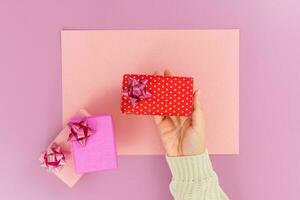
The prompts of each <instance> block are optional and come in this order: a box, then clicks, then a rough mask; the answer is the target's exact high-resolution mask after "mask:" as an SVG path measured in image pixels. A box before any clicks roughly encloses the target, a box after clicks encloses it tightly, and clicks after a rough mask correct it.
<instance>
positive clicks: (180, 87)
mask: <svg viewBox="0 0 300 200" xmlns="http://www.w3.org/2000/svg"><path fill="white" fill-rule="evenodd" d="M128 77H132V78H134V79H137V80H148V83H147V89H148V90H149V91H150V92H151V94H152V97H150V98H147V99H144V100H143V101H141V102H139V103H138V105H137V106H136V107H132V105H131V103H130V100H129V98H128V97H126V96H122V100H121V111H122V113H126V114H137V115H163V116H191V114H192V110H193V78H191V77H176V76H173V77H166V76H157V75H137V74H125V75H124V76H123V86H122V89H123V90H125V89H127V85H128V82H127V81H128Z"/></svg>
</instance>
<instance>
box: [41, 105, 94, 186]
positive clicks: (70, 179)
mask: <svg viewBox="0 0 300 200" xmlns="http://www.w3.org/2000/svg"><path fill="white" fill-rule="evenodd" d="M78 116H89V114H88V112H86V111H85V110H80V111H79V114H78ZM69 133H70V129H69V127H68V126H66V127H64V129H63V130H62V131H61V132H60V133H59V134H58V135H57V136H56V137H55V139H54V140H53V141H52V142H51V143H50V145H49V146H48V148H49V147H50V146H51V145H52V144H53V143H55V144H56V145H58V146H60V147H62V150H63V152H68V155H67V158H66V162H65V164H64V166H63V167H62V168H61V169H60V170H59V171H55V170H52V171H51V172H52V173H54V174H55V175H56V176H57V177H58V178H59V179H60V180H62V181H63V182H64V183H65V184H66V185H68V186H69V187H73V186H74V185H75V183H76V182H77V181H78V180H79V179H80V178H81V176H82V175H83V174H82V173H78V172H76V171H75V165H74V160H73V155H72V148H71V143H70V142H69V141H68V137H69ZM40 158H42V156H41V157H40Z"/></svg>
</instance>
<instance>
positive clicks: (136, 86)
mask: <svg viewBox="0 0 300 200" xmlns="http://www.w3.org/2000/svg"><path fill="white" fill-rule="evenodd" d="M147 83H148V80H136V79H134V78H131V77H129V78H128V85H127V87H126V88H125V90H124V91H123V93H122V94H123V95H124V96H127V97H129V99H130V102H131V105H132V106H133V107H136V106H137V105H138V103H139V102H140V101H142V100H144V99H146V98H150V97H151V96H152V94H151V93H150V92H149V91H148V90H147V88H146V85H147Z"/></svg>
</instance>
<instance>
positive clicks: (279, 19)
mask: <svg viewBox="0 0 300 200" xmlns="http://www.w3.org/2000/svg"><path fill="white" fill-rule="evenodd" d="M299 7H300V3H299V2H298V1H294V0H286V1H281V0H252V1H247V3H246V1H235V0H226V1H217V0H206V1H201V0H200V1H199V0H186V1H181V0H165V1H161V0H152V1H147V0H128V1H126V2H125V1H122V0H110V1H100V0H90V1H88V0H85V1H83V0H82V1H79V0H75V1H74V0H73V1H71V0H70V1H64V0H60V1H58V0H53V1H48V2H46V1H37V0H28V1H16V0H2V1H0V27H1V32H0V34H1V37H0V55H1V56H0V66H1V79H0V91H1V92H2V94H1V98H0V105H1V123H0V125H1V141H0V146H1V153H0V158H1V163H2V164H1V166H0V169H1V170H0V175H1V176H0V177H1V179H0V199H6V200H10V199H41V198H43V199H46V200H53V199H56V200H59V199H64V200H65V199H72V200H79V199H83V198H84V197H86V198H85V199H89V200H93V199H109V200H110V199H112V200H117V199H118V200H119V199H132V200H140V199H143V200H153V199H164V200H170V199H171V197H170V194H169V192H168V187H167V184H168V182H169V180H170V173H169V170H168V168H167V165H166V162H165V160H164V157H163V156H121V157H120V158H119V170H117V171H111V172H105V173H101V172H99V173H95V174H88V175H86V176H84V177H83V178H82V179H81V180H80V181H79V183H78V184H77V185H76V186H75V187H74V188H73V189H72V190H71V189H69V188H68V187H66V186H65V185H64V184H63V183H62V182H61V181H59V180H58V179H57V178H56V177H55V176H53V175H52V174H50V173H49V174H47V173H45V171H44V170H43V169H41V168H40V167H39V166H38V163H37V157H38V155H39V151H41V150H42V149H43V148H44V147H45V146H46V145H47V144H48V142H49V141H51V140H52V139H53V138H54V136H55V133H56V132H58V131H59V130H60V129H61V120H62V119H61V117H62V115H61V112H62V110H61V65H60V62H61V60H60V41H59V38H60V30H61V29H83V28H84V29H199V28H240V36H241V42H240V155H235V156H212V161H213V164H214V166H215V169H216V171H217V173H218V174H219V176H220V181H221V184H222V186H223V188H224V190H225V191H226V192H227V193H228V195H229V196H230V197H231V198H232V199H239V200H240V199H242V200H253V199H259V200H265V199H276V200H277V199H278V200H279V199H289V200H297V199H299V198H300V192H299V185H300V170H299V169H300V156H299V153H300V148H299V142H300V136H299V134H300V128H299V121H300V117H299V113H300V106H299V102H300V92H299V90H300V89H299V78H300V76H299V73H300V68H299V63H300V56H299V42H300V39H299V34H300V25H299V18H300V13H299Z"/></svg>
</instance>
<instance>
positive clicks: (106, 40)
mask: <svg viewBox="0 0 300 200" xmlns="http://www.w3.org/2000/svg"><path fill="white" fill-rule="evenodd" d="M61 46H62V93H63V96H62V101H63V106H62V107H63V112H62V113H63V123H66V122H67V121H68V120H69V119H70V118H71V117H72V116H73V115H74V114H75V113H76V112H77V111H78V110H79V109H81V108H85V109H87V110H88V111H89V112H90V113H91V114H93V115H97V114H101V113H110V114H111V115H112V116H113V119H114V128H115V135H116V145H117V151H118V155H142V154H144V155H155V154H164V150H163V147H162V145H161V141H160V138H159V134H156V133H157V132H158V130H157V127H156V125H155V123H154V120H153V118H152V117H149V116H136V115H130V116H128V115H124V114H122V113H121V111H120V101H121V82H122V76H123V75H124V74H126V73H133V72H134V73H138V74H143V73H144V74H152V73H153V72H155V70H160V71H161V72H162V71H163V70H164V69H165V68H166V67H169V69H171V70H172V71H173V72H174V73H175V74H178V75H180V76H192V77H193V78H194V88H195V89H196V88H199V89H200V91H201V101H202V109H203V112H204V115H205V130H206V133H207V137H206V143H207V148H208V149H209V153H210V154H238V153H239V126H238V125H239V30H237V29H233V30H228V29H227V30H224V29H220V30H117V31H114V30H113V31H109V30H105V31H103V30H102V31H95V30H93V31H89V30H86V31H62V33H61ZM107 84H109V87H107ZM152 103H153V102H152ZM148 105H149V104H148ZM224 105H226V106H224Z"/></svg>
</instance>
